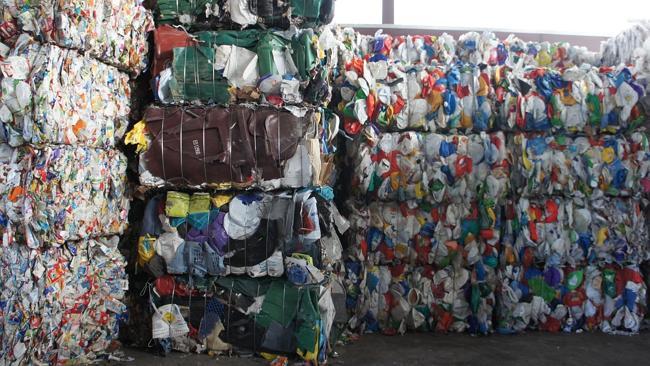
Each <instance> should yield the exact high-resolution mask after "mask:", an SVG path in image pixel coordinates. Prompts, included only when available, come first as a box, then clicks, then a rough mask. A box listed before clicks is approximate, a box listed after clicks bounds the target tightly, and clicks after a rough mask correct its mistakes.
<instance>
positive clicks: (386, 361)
mask: <svg viewBox="0 0 650 366" xmlns="http://www.w3.org/2000/svg"><path fill="white" fill-rule="evenodd" d="M337 352H338V353H339V356H338V357H336V358H330V361H329V364H330V365H396V366H397V365H399V366H401V365H404V366H415V365H445V366H449V365H471V366H479V365H513V366H514V365H525V366H537V365H590V366H595V365H606V366H614V365H648V364H650V333H641V335H637V336H631V337H628V336H608V335H605V334H601V333H594V334H587V333H584V334H549V333H536V332H535V333H528V334H522V335H516V336H500V335H492V336H489V337H470V336H468V335H462V334H454V335H434V334H409V335H406V336H397V337H387V336H381V335H365V336H363V337H361V340H359V341H358V342H355V343H353V344H350V345H347V346H341V347H338V348H337ZM125 353H126V354H127V355H128V356H131V357H134V358H135V361H133V362H127V363H112V364H113V365H115V364H121V365H126V366H129V365H151V366H172V365H174V366H175V365H181V366H194V365H213V364H217V365H224V366H249V365H251V366H252V365H265V364H268V363H267V362H265V361H263V360H261V359H259V358H236V357H233V358H228V357H218V358H210V357H208V356H206V355H185V354H180V353H173V354H171V355H170V356H168V357H158V356H154V355H151V354H148V353H146V352H144V351H142V350H136V349H126V350H125Z"/></svg>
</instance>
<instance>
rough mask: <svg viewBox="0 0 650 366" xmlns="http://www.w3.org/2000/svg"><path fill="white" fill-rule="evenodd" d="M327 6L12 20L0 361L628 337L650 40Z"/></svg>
mask: <svg viewBox="0 0 650 366" xmlns="http://www.w3.org/2000/svg"><path fill="white" fill-rule="evenodd" d="M341 1H343V0H341ZM334 8H335V1H334V0H288V1H264V0H258V1H253V0H157V1H144V2H142V1H141V0H111V1H109V0H95V1H76V0H75V1H72V0H71V1H54V0H41V1H39V2H32V1H26V0H4V1H3V2H2V15H3V18H2V23H1V24H0V38H1V41H2V43H1V44H0V73H1V75H0V86H1V91H0V93H1V94H0V126H1V127H0V193H1V196H0V199H1V200H2V204H1V205H0V231H1V233H2V246H0V286H1V288H0V356H1V358H0V365H27V364H57V365H64V364H65V365H68V364H78V363H79V364H81V363H89V362H96V361H102V360H111V359H113V360H116V359H117V360H119V359H120V354H121V353H120V351H119V349H120V347H121V346H122V345H126V346H131V347H146V348H149V349H153V350H155V352H157V353H158V354H161V355H164V354H168V353H170V352H184V353H208V354H211V355H214V354H228V355H230V354H238V355H252V354H254V355H257V356H261V357H263V358H265V359H267V360H269V361H271V362H272V364H274V365H286V364H287V363H288V362H289V360H290V359H291V360H302V361H304V362H305V363H307V364H312V365H316V364H325V363H327V361H328V356H329V355H330V354H332V352H333V350H334V348H335V347H336V346H338V345H341V344H345V343H347V342H350V341H351V340H354V339H356V338H357V337H358V336H359V335H361V336H363V334H364V333H381V334H384V335H395V334H404V333H407V332H437V333H452V332H453V333H469V334H474V335H485V336H488V335H490V334H493V333H499V334H517V333H522V332H524V331H545V332H566V333H576V332H584V331H588V332H603V333H607V334H615V335H623V334H625V335H629V334H636V333H639V332H640V331H642V328H643V324H644V317H645V315H646V309H647V303H646V299H647V285H648V279H649V278H650V277H649V276H650V273H649V272H648V271H647V269H648V264H649V262H648V260H649V259H650V256H649V253H650V252H649V249H650V248H649V241H650V237H649V233H648V224H647V220H648V217H649V215H648V201H647V197H648V193H649V192H650V144H649V141H648V136H647V126H648V122H650V117H649V116H650V97H649V96H648V95H647V92H648V88H649V87H648V82H649V79H648V76H649V75H650V23H648V22H640V23H639V24H636V25H634V26H633V27H631V28H629V29H627V30H625V31H623V32H622V33H621V34H619V35H618V36H615V37H612V38H609V39H606V40H605V41H603V42H602V44H600V47H599V48H598V49H594V48H587V47H584V46H583V45H580V44H570V43H568V42H566V41H565V40H559V41H558V40H556V41H540V42H535V41H531V40H524V39H521V38H518V37H517V36H515V35H503V34H497V33H494V32H489V31H483V32H480V33H479V32H471V31H470V32H464V33H462V34H461V33H458V32H457V33H458V34H454V35H452V34H453V33H443V32H439V33H435V34H433V33H431V34H426V33H425V34H419V33H418V34H410V33H408V32H402V34H400V33H399V32H395V34H390V33H389V32H381V31H377V32H375V31H374V30H372V31H369V30H368V29H365V30H364V31H363V32H359V31H355V29H353V28H351V27H343V26H336V25H334V24H331V23H332V19H333V17H334ZM567 38H568V36H567Z"/></svg>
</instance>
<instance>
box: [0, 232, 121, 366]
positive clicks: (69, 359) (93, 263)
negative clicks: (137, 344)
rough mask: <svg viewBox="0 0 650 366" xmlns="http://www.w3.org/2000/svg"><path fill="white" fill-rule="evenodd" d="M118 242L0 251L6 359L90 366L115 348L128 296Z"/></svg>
mask: <svg viewBox="0 0 650 366" xmlns="http://www.w3.org/2000/svg"><path fill="white" fill-rule="evenodd" d="M118 242H119V238H118V237H117V236H113V237H105V238H96V239H87V240H82V241H76V242H66V243H65V244H62V245H61V246H59V247H50V248H40V249H30V248H29V247H28V246H27V245H25V243H23V242H18V241H17V242H15V243H12V244H9V245H3V246H2V247H1V248H0V262H1V263H3V265H2V266H0V281H2V284H3V286H2V289H1V290H0V313H2V314H3V316H2V317H0V329H2V332H0V352H1V353H2V355H3V360H4V361H7V362H14V363H35V362H39V363H43V364H87V363H92V362H98V361H101V360H105V359H107V357H108V354H109V353H110V352H111V351H113V350H114V349H115V348H116V347H117V346H118V343H117V337H118V330H119V324H120V322H121V321H122V320H123V319H124V318H125V317H126V306H125V305H124V304H123V303H122V298H123V297H124V292H125V291H126V290H127V289H128V286H129V284H128V279H127V275H126V271H125V267H126V260H125V258H124V257H123V256H122V254H121V253H120V251H119V250H118V248H117V245H118Z"/></svg>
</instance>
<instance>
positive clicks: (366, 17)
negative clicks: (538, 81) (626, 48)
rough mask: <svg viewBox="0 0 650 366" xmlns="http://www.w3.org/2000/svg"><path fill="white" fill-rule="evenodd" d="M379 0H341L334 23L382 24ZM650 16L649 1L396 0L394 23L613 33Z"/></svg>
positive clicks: (522, 30)
mask: <svg viewBox="0 0 650 366" xmlns="http://www.w3.org/2000/svg"><path fill="white" fill-rule="evenodd" d="M381 6H382V1H381V0H338V1H337V2H336V13H335V18H334V20H335V22H337V23H340V24H381V19H382V10H381ZM648 18H650V0H631V1H625V0H623V1H621V0H619V1H611V0H609V1H604V0H591V1H590V0H543V1H526V0H482V1H479V0H462V1H453V0H447V1H438V0H395V24H396V25H398V26H399V25H403V26H416V27H417V26H424V27H434V28H442V29H454V30H455V29H460V30H472V29H476V30H483V29H490V30H495V31H513V32H531V33H556V34H557V33H559V34H571V35H593V36H606V37H610V36H614V35H616V34H618V33H620V32H621V31H623V30H625V29H627V28H629V27H630V26H631V25H632V24H633V23H634V22H636V21H639V20H641V19H648Z"/></svg>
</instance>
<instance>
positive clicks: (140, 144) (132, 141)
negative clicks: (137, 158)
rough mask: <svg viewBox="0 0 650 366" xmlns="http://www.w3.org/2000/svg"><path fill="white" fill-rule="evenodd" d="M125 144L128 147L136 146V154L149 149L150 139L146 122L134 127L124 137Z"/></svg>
mask: <svg viewBox="0 0 650 366" xmlns="http://www.w3.org/2000/svg"><path fill="white" fill-rule="evenodd" d="M124 142H125V143H126V144H127V145H136V146H137V148H136V152H137V153H141V152H143V151H147V150H148V149H149V138H147V124H146V122H145V121H144V120H142V121H140V122H138V123H136V124H135V126H133V129H131V131H129V132H127V134H126V136H125V137H124Z"/></svg>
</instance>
